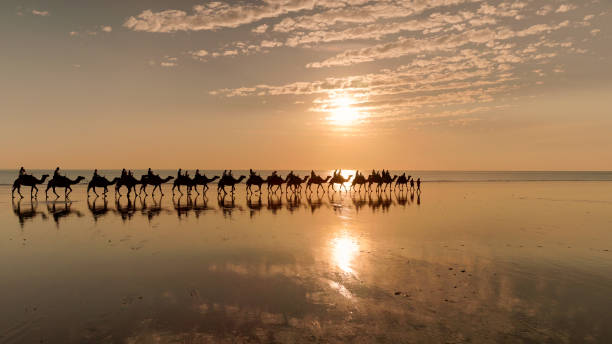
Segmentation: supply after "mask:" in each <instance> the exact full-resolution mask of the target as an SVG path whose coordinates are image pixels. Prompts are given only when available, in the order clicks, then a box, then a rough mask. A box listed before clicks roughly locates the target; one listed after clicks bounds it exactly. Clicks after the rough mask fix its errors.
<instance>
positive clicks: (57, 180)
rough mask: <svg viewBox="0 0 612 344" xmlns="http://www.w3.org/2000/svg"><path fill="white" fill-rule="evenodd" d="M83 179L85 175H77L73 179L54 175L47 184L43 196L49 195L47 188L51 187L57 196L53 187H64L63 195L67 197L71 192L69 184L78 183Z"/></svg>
mask: <svg viewBox="0 0 612 344" xmlns="http://www.w3.org/2000/svg"><path fill="white" fill-rule="evenodd" d="M83 179H85V177H83V176H78V177H77V178H76V179H75V180H70V178H68V177H65V176H60V175H57V176H54V177H53V178H51V180H50V181H49V183H48V184H47V189H46V190H45V196H46V197H49V194H48V192H49V189H53V193H54V194H55V196H57V197H59V195H58V194H57V192H55V188H64V197H68V195H70V193H71V192H72V187H71V186H72V185H75V184H78V183H79V182H80V181H81V180H83Z"/></svg>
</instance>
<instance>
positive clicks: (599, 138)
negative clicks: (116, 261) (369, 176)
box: [0, 0, 612, 170]
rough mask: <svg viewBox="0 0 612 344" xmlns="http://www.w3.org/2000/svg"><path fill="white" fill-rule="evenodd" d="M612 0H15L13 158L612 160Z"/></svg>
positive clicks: (428, 165) (2, 9)
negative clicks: (213, 0) (214, 0)
mask: <svg viewBox="0 0 612 344" xmlns="http://www.w3.org/2000/svg"><path fill="white" fill-rule="evenodd" d="M611 10H612V2H610V1H604V0H600V1H592V0H586V1H543V0H522V1H519V0H517V1H512V0H511V1H479V0H433V1H425V0H413V1H367V0H344V1H342V0H323V1H314V0H264V1H219V2H210V1H183V0H179V1H13V0H8V1H2V2H1V3H0V27H1V30H0V37H1V42H2V54H0V59H1V62H2V63H1V64H0V71H1V75H2V78H1V79H0V100H1V103H2V106H1V108H0V109H1V110H0V114H1V118H2V129H3V133H2V135H1V136H0V168H11V169H12V168H17V167H18V166H20V165H24V166H26V167H27V168H51V167H55V166H56V165H60V166H62V167H63V168H95V167H97V168H122V167H130V168H143V167H149V166H151V167H153V168H176V167H183V168H196V167H197V168H203V169H217V168H222V169H223V168H232V169H240V168H250V167H252V168H256V169H310V168H315V169H323V168H336V167H343V168H372V167H377V168H382V167H384V168H390V169H420V170H423V169H433V170H446V169H459V170H611V169H612V63H611V61H610V57H612V40H611V37H612V36H611V35H610V33H611V29H612V15H611Z"/></svg>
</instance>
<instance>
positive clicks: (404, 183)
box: [393, 172, 411, 190]
mask: <svg viewBox="0 0 612 344" xmlns="http://www.w3.org/2000/svg"><path fill="white" fill-rule="evenodd" d="M410 177H411V176H408V177H406V172H404V173H403V174H402V175H401V176H399V177H397V180H396V181H395V187H394V188H393V190H395V189H396V188H398V187H399V188H400V190H404V188H408V183H409V182H410Z"/></svg>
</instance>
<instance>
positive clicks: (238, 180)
mask: <svg viewBox="0 0 612 344" xmlns="http://www.w3.org/2000/svg"><path fill="white" fill-rule="evenodd" d="M244 178H246V176H240V177H239V178H238V179H237V180H236V183H240V182H241V181H242V180H243V179H244Z"/></svg>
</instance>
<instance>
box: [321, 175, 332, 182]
mask: <svg viewBox="0 0 612 344" xmlns="http://www.w3.org/2000/svg"><path fill="white" fill-rule="evenodd" d="M329 178H331V176H327V177H325V179H323V182H324V183H326V182H327V181H328V180H329Z"/></svg>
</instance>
